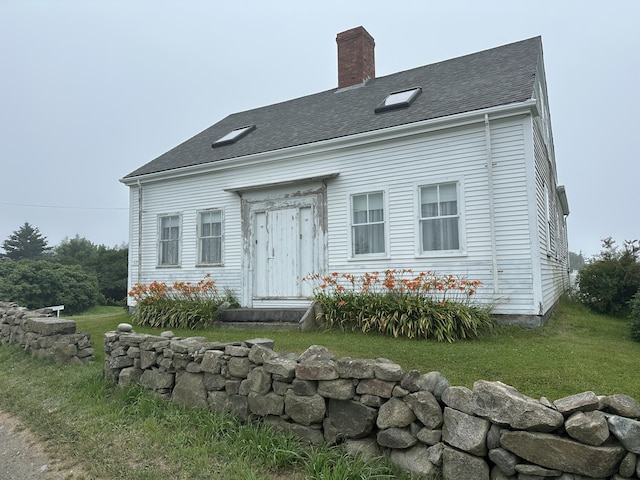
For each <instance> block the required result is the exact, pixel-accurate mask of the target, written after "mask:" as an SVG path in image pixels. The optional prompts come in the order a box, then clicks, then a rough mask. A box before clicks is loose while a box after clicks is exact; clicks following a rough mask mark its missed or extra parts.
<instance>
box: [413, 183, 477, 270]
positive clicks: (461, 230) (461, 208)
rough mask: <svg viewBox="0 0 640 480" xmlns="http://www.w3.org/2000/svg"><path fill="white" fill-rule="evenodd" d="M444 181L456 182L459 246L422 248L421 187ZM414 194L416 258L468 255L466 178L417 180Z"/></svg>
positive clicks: (414, 185)
mask: <svg viewBox="0 0 640 480" xmlns="http://www.w3.org/2000/svg"><path fill="white" fill-rule="evenodd" d="M443 183H455V184H456V187H457V188H456V195H457V201H458V243H459V248H458V249H455V250H432V251H423V250H422V226H421V223H420V221H421V217H422V215H421V214H420V211H421V205H420V189H421V188H422V187H430V186H434V185H442V184H443ZM413 192H414V193H413V195H414V212H415V214H414V245H415V257H416V258H438V257H466V256H467V228H466V217H465V210H466V208H465V201H464V200H465V198H466V197H465V193H464V178H461V177H435V178H428V179H425V180H424V181H420V182H415V183H414V184H413Z"/></svg>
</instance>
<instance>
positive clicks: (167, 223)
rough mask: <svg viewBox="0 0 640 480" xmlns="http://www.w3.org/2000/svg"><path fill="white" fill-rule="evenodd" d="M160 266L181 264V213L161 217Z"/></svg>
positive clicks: (159, 238)
mask: <svg viewBox="0 0 640 480" xmlns="http://www.w3.org/2000/svg"><path fill="white" fill-rule="evenodd" d="M159 228H160V234H159V235H158V266H161V267H175V266H178V265H180V215H163V216H161V217H160V218H159Z"/></svg>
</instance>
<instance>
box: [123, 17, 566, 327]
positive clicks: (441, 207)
mask: <svg viewBox="0 0 640 480" xmlns="http://www.w3.org/2000/svg"><path fill="white" fill-rule="evenodd" d="M341 42H343V43H342V44H341ZM358 42H359V43H358ZM354 44H356V47H358V48H354ZM361 44H364V45H365V47H367V46H369V48H368V49H367V48H365V50H366V51H367V54H366V55H363V54H362V53H361V48H360V47H361V46H362V45H361ZM352 51H355V52H356V53H355V54H353V55H355V57H353V55H352V57H353V58H351V59H349V55H351V53H350V52H352ZM338 52H339V68H340V73H339V77H340V80H339V82H340V85H339V88H338V89H337V90H336V89H334V90H331V91H327V92H321V93H320V94H316V95H311V96H309V97H304V98H302V99H296V100H292V101H290V102H285V103H283V104H278V105H274V106H271V107H264V108H261V109H256V110H253V111H248V112H242V113H240V114H236V115H232V116H230V117H227V118H226V119H224V120H223V121H221V122H219V123H218V124H215V125H214V126H212V127H211V128H209V129H207V130H205V131H204V132H201V133H200V134H198V135H196V136H195V137H193V138H192V139H190V140H188V141H187V142H185V143H183V144H182V145H180V146H178V147H176V148H175V149H173V150H172V151H170V152H167V154H165V155H163V156H161V157H159V158H158V159H156V160H154V161H152V162H150V163H149V164H147V165H145V166H143V167H141V168H140V169H138V170H136V171H134V172H132V173H131V174H129V175H127V176H126V177H125V178H124V179H123V180H122V182H123V183H125V184H126V185H128V186H129V187H130V208H131V212H130V218H131V220H130V241H129V245H130V246H129V252H130V261H129V269H130V271H129V283H130V286H131V285H133V284H135V283H150V282H152V281H156V280H157V281H166V282H173V281H176V280H180V281H194V282H195V281H198V280H200V279H201V278H203V276H204V275H205V274H211V276H212V278H214V279H215V280H216V282H217V284H218V286H219V287H221V288H227V289H229V290H230V291H232V292H233V293H234V295H235V296H236V297H237V298H238V299H239V300H240V303H241V304H242V305H243V306H248V307H275V306H277V307H287V306H296V307H299V306H304V305H308V304H309V302H310V297H311V295H312V284H310V283H309V282H305V281H302V279H303V278H304V277H305V276H307V275H308V274H310V273H320V274H327V273H329V272H340V273H351V274H360V273H364V272H372V271H383V270H386V269H394V268H395V269H412V270H413V271H414V272H420V271H428V270H431V271H436V272H438V273H442V274H450V273H451V274H456V275H462V276H466V277H468V278H469V279H473V280H480V281H482V283H483V286H482V287H481V288H480V290H479V292H478V296H477V300H479V301H482V302H484V303H487V304H490V305H493V306H494V312H495V313H496V314H499V315H504V316H505V317H509V318H513V319H519V320H523V319H524V321H527V322H530V323H531V322H533V323H536V322H538V323H539V321H540V319H542V318H544V316H545V315H546V314H548V313H549V312H550V311H551V309H552V307H553V306H554V305H555V303H556V302H557V300H558V299H559V297H560V295H561V294H562V292H564V291H565V290H566V288H567V287H568V272H567V270H568V251H567V231H566V215H568V213H569V212H568V206H567V201H566V196H565V194H564V189H563V188H562V187H560V186H558V185H557V179H556V172H555V158H554V152H553V138H552V135H551V126H550V118H549V113H548V111H549V110H548V106H547V97H546V85H545V81H544V69H543V64H542V48H541V42H540V39H539V38H535V39H530V40H525V41H523V42H518V43H516V44H511V45H508V46H505V47H499V48H497V49H492V50H489V51H485V52H480V53H478V54H473V55H469V56H467V57H461V58H460V59H454V60H451V61H449V62H442V63H441V64H436V65H435V66H426V67H421V68H419V69H415V70H410V71H407V72H400V73H399V74H395V75H391V76H388V77H382V78H375V74H374V72H373V71H372V70H371V69H372V65H371V64H372V61H369V60H368V59H369V58H372V52H373V39H371V37H370V36H369V35H368V33H367V32H366V30H364V29H362V27H359V28H357V29H353V30H350V31H348V32H343V33H342V34H339V35H338ZM516 54H517V55H516ZM518 55H519V56H518ZM345 57H346V58H345ZM479 57H480V58H479ZM520 57H522V58H524V59H525V60H521V59H519V58H520ZM354 58H355V59H354ZM505 58H506V59H508V60H507V61H505V60H504V59H505ZM363 59H364V61H363ZM505 63H507V64H509V65H505ZM496 64H497V65H498V70H497V71H496V72H490V71H488V70H487V68H486V65H496ZM511 64H513V65H516V66H515V67H513V66H512V65H511ZM469 68H476V69H477V71H478V72H481V73H479V74H478V77H479V78H478V81H477V85H476V86H475V87H474V86H473V85H472V86H471V87H469V82H468V78H467V79H466V80H465V81H464V82H460V86H455V85H454V84H455V81H456V78H459V77H460V75H461V72H469ZM501 70H504V71H501ZM507 70H509V71H511V70H516V71H517V72H518V73H517V74H514V75H513V76H512V77H508V75H507V74H506V73H505V72H506V71H507ZM465 75H467V76H468V73H465ZM487 75H489V76H493V77H496V78H498V77H499V78H503V79H504V80H503V81H505V82H508V85H509V86H510V87H509V88H511V89H512V90H513V91H509V92H507V93H506V94H505V93H504V92H505V89H504V87H503V86H500V85H495V86H490V87H489V89H488V91H487V88H486V85H487V84H488V82H487V81H486V78H484V77H485V76H487ZM505 77H507V78H505ZM354 78H355V79H356V80H354ZM343 79H346V80H343ZM434 82H435V83H436V84H437V83H438V82H441V88H438V86H437V85H435V86H431V83H434ZM445 85H446V87H445ZM513 85H516V86H517V88H515V87H513ZM512 87H513V88H512ZM447 88H449V89H451V88H454V89H455V88H458V89H459V91H458V92H456V91H451V92H450V96H447V95H443V93H446V92H443V90H446V89H447ZM469 88H471V90H472V91H469ZM436 90H437V91H438V92H439V96H438V95H436ZM493 90H496V92H498V93H497V98H495V95H496V94H494V93H493ZM459 92H463V93H464V94H465V95H467V97H468V98H467V100H463V101H462V102H458V103H459V105H453V106H452V101H451V98H452V97H453V98H456V97H457V96H459ZM492 95H493V96H492ZM341 109H342V110H341ZM287 122H289V123H287ZM305 122H306V123H305ZM305 125H308V129H305V128H306V127H305ZM296 129H297V130H296ZM292 130H296V131H292ZM278 142H281V143H278Z"/></svg>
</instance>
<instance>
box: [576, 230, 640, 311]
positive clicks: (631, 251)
mask: <svg viewBox="0 0 640 480" xmlns="http://www.w3.org/2000/svg"><path fill="white" fill-rule="evenodd" d="M603 247H604V249H603V251H602V252H601V253H600V255H599V256H598V257H597V258H596V259H595V260H593V261H592V262H590V263H589V264H587V265H586V266H584V267H583V268H582V270H581V271H580V273H579V275H578V285H579V289H580V290H579V293H578V298H580V300H581V301H582V302H583V303H584V304H585V305H587V306H588V307H589V308H591V309H592V310H594V311H595V312H598V313H605V314H609V315H616V316H625V315H627V314H628V312H629V301H630V300H631V298H632V297H633V295H634V294H635V293H636V292H637V291H638V289H640V262H638V253H639V252H640V245H639V244H638V241H637V240H634V241H631V242H629V241H627V242H625V244H624V247H623V249H622V250H620V249H618V248H617V247H616V246H615V241H613V240H612V239H611V238H606V239H604V240H603Z"/></svg>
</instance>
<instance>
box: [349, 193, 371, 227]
mask: <svg viewBox="0 0 640 480" xmlns="http://www.w3.org/2000/svg"><path fill="white" fill-rule="evenodd" d="M352 202H353V223H367V219H368V215H367V196H366V195H355V196H354V197H352Z"/></svg>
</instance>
